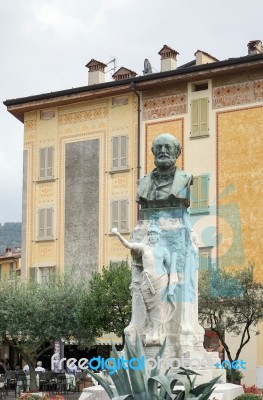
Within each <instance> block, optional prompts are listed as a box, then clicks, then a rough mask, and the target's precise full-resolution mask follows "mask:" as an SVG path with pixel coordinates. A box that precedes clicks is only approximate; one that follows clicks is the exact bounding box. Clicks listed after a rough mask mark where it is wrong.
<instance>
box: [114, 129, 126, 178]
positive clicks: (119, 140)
mask: <svg viewBox="0 0 263 400" xmlns="http://www.w3.org/2000/svg"><path fill="white" fill-rule="evenodd" d="M126 168H128V136H114V137H113V138H112V169H113V170H119V169H126Z"/></svg>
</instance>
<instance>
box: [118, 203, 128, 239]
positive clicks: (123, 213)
mask: <svg viewBox="0 0 263 400" xmlns="http://www.w3.org/2000/svg"><path fill="white" fill-rule="evenodd" d="M119 208H120V223H119V227H120V232H123V231H127V230H128V202H127V200H120V207H119Z"/></svg>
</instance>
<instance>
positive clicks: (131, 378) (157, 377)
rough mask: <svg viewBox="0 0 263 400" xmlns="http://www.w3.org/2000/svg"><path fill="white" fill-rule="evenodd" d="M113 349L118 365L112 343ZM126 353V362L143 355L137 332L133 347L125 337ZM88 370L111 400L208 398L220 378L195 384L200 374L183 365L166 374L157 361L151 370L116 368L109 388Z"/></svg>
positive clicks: (156, 358) (160, 351)
mask: <svg viewBox="0 0 263 400" xmlns="http://www.w3.org/2000/svg"><path fill="white" fill-rule="evenodd" d="M164 350H165V342H164V344H163V345H162V346H161V347H160V349H159V352H158V353H157V355H156V357H155V360H156V361H157V360H158V357H160V358H162V356H163V354H164ZM112 352H113V358H114V359H115V361H116V365H117V363H118V359H119V355H118V353H117V350H116V348H115V346H114V345H112ZM125 354H126V357H127V360H128V361H129V360H131V359H133V358H136V359H139V360H141V359H142V357H143V356H145V354H144V349H143V345H142V342H141V340H140V338H139V336H138V335H137V337H136V343H135V348H133V347H132V345H131V343H130V342H129V341H128V340H127V339H126V344H125ZM106 369H107V368H106ZM108 371H109V369H108ZM89 373H90V375H91V376H93V377H94V379H96V381H97V382H98V383H99V384H100V385H101V386H102V387H103V388H104V389H105V391H106V392H107V394H108V395H109V397H110V399H111V400H154V399H157V400H174V399H176V400H186V399H193V400H194V399H198V400H208V398H209V396H210V395H211V393H212V392H213V390H214V384H215V383H216V382H217V381H218V379H219V377H216V378H214V379H212V380H211V381H210V382H208V383H203V384H201V385H199V386H196V387H195V380H196V377H197V375H200V374H198V373H196V372H195V371H192V370H190V369H185V368H180V369H179V370H178V372H177V373H169V370H168V371H166V373H162V372H160V369H159V367H158V363H156V367H155V368H154V369H152V370H151V371H150V372H148V371H146V370H137V369H136V370H134V369H131V368H130V369H129V370H126V369H123V368H120V369H118V370H117V371H116V372H114V374H112V375H111V378H112V380H113V382H114V385H115V388H112V387H111V386H110V385H109V383H108V382H107V381H106V380H105V379H104V378H102V377H100V376H98V375H96V374H95V373H94V372H92V371H89ZM177 383H179V384H183V385H184V390H174V386H175V385H176V384H177Z"/></svg>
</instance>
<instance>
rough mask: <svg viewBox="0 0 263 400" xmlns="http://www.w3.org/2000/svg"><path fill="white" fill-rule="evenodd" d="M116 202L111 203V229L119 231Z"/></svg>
mask: <svg viewBox="0 0 263 400" xmlns="http://www.w3.org/2000/svg"><path fill="white" fill-rule="evenodd" d="M118 208H119V207H118V200H116V201H112V202H111V228H117V229H119V218H118V216H119V213H118Z"/></svg>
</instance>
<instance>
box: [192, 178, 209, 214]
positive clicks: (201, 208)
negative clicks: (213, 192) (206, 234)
mask: <svg viewBox="0 0 263 400" xmlns="http://www.w3.org/2000/svg"><path fill="white" fill-rule="evenodd" d="M208 211H209V175H200V176H195V177H194V179H193V185H192V188H191V213H192V214H197V213H204V212H208Z"/></svg>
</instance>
